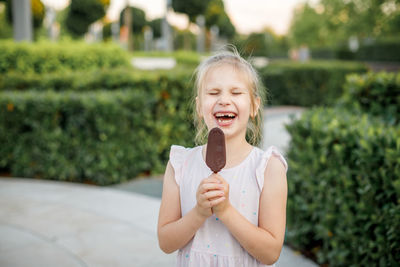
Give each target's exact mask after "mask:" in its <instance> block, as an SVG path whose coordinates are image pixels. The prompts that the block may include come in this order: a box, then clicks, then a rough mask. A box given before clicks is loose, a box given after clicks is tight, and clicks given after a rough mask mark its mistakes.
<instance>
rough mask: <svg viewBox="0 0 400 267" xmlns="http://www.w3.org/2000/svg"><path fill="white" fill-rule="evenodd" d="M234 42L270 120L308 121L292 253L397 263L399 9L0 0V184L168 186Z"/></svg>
mask: <svg viewBox="0 0 400 267" xmlns="http://www.w3.org/2000/svg"><path fill="white" fill-rule="evenodd" d="M226 44H233V45H235V46H236V47H237V48H238V50H239V52H240V53H241V54H242V55H243V56H244V57H245V58H248V59H249V60H250V61H251V63H252V64H253V65H254V67H256V69H257V70H258V72H259V74H260V78H261V80H262V82H263V84H264V86H265V96H263V98H264V99H263V100H264V102H265V104H266V114H267V120H268V114H269V113H268V110H271V109H274V108H275V109H274V110H278V111H279V110H285V109H286V110H287V109H288V108H289V107H290V108H293V106H294V107H296V108H301V110H304V112H302V115H301V116H299V117H297V118H292V119H291V120H290V122H289V123H287V122H285V125H286V126H285V127H286V128H285V129H284V130H285V131H286V133H287V134H288V135H289V136H290V139H289V140H288V143H287V146H285V151H284V153H285V155H286V157H287V158H288V161H289V166H290V167H289V172H288V183H289V199H288V222H287V224H288V230H287V233H286V240H285V242H286V244H288V245H290V246H291V247H293V248H295V249H296V250H298V251H300V252H301V253H303V254H304V255H306V256H307V257H309V258H311V259H312V260H313V261H315V262H316V263H318V264H320V265H322V266H343V265H353V266H357V265H360V266H362V265H370V264H372V265H374V266H398V263H399V262H400V235H399V234H398V231H399V229H400V127H399V118H400V74H399V69H400V52H399V51H400V1H398V0H381V1H377V0H364V1H361V0H313V1H304V0H286V1H285V0H281V1H262V0H247V1H239V0H190V1H189V0H147V1H142V0H131V1H125V0H70V1H67V0H65V1H62V0H59V1H56V0H30V1H29V0H21V1H11V0H0V144H1V146H0V176H2V177H27V178H39V179H50V180H60V181H69V182H76V183H85V184H93V185H101V186H106V185H117V184H123V183H125V182H127V181H130V180H132V179H134V178H137V177H154V176H159V175H161V174H162V173H163V171H164V168H165V164H166V162H167V161H168V157H169V149H170V146H171V145H172V144H178V145H183V146H194V143H193V139H194V138H193V137H194V127H193V123H192V121H193V120H192V116H191V111H192V105H191V103H192V102H191V97H192V88H193V83H192V82H193V81H192V73H193V71H194V69H195V68H196V66H197V65H198V64H199V63H200V62H201V60H202V59H203V58H205V57H206V56H208V55H210V54H212V53H213V52H214V51H217V50H218V49H220V48H221V47H223V46H224V45H226ZM266 131H267V132H268V131H269V129H266ZM271 131H273V130H271ZM277 138H278V139H279V138H280V136H279V133H278V136H277ZM263 142H265V140H264V141H263V140H260V144H262V143H263Z"/></svg>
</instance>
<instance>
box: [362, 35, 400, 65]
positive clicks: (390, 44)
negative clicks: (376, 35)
mask: <svg viewBox="0 0 400 267" xmlns="http://www.w3.org/2000/svg"><path fill="white" fill-rule="evenodd" d="M399 51H400V39H392V40H376V41H374V42H372V43H370V44H362V45H361V46H360V48H359V50H358V51H357V53H356V54H355V58H356V59H357V60H364V61H394V62H400V53H399Z"/></svg>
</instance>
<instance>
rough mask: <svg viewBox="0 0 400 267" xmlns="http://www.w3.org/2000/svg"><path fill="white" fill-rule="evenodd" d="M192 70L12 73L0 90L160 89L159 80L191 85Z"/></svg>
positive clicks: (2, 79)
mask: <svg viewBox="0 0 400 267" xmlns="http://www.w3.org/2000/svg"><path fill="white" fill-rule="evenodd" d="M191 74H192V70H189V71H186V70H185V71H182V70H176V71H175V70H174V71H173V72H171V71H169V72H167V71H157V72H149V71H139V70H133V69H132V68H114V69H108V68H107V69H94V70H86V71H67V72H51V73H43V74H37V73H31V74H24V73H16V72H9V73H5V74H4V75H1V76H0V91H14V90H18V91H26V90H37V91H46V90H52V91H67V90H69V91H81V92H84V91H93V90H99V89H104V90H119V89H132V88H141V90H151V89H152V88H154V87H159V84H160V80H168V82H172V83H179V84H181V86H183V85H188V84H189V82H190V78H191Z"/></svg>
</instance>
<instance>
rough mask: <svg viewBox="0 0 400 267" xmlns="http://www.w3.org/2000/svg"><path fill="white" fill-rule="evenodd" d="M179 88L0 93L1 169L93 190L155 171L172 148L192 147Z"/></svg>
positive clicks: (161, 83) (170, 84)
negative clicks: (88, 186) (86, 184)
mask: <svg viewBox="0 0 400 267" xmlns="http://www.w3.org/2000/svg"><path fill="white" fill-rule="evenodd" d="M184 90H185V87H183V86H182V83H179V82H176V81H170V80H168V79H165V78H164V79H160V80H158V86H154V87H152V88H150V87H148V88H146V89H144V88H135V89H134V90H115V91H91V92H79V93H77V92H71V91H69V92H61V93H57V92H53V91H48V92H38V91H33V90H30V91H27V92H12V91H9V92H2V93H1V94H0V142H1V144H2V146H1V148H0V159H1V160H0V168H1V169H3V171H10V172H11V174H12V175H13V176H22V177H41V178H47V179H60V180H67V181H75V182H90V183H96V184H99V185H106V184H112V183H118V182H121V181H124V180H127V179H129V178H133V177H136V176H137V175H139V174H140V173H143V172H146V173H148V172H161V171H162V170H163V167H164V166H165V163H166V161H167V159H168V152H169V148H170V145H171V144H173V143H177V144H178V143H179V144H182V145H192V140H193V136H192V133H193V131H192V130H191V129H190V128H191V123H190V120H189V119H188V114H189V113H188V107H187V104H188V103H189V102H190V101H189V100H188V96H190V93H185V92H184Z"/></svg>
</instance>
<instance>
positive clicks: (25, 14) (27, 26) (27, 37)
mask: <svg viewBox="0 0 400 267" xmlns="http://www.w3.org/2000/svg"><path fill="white" fill-rule="evenodd" d="M11 2H12V14H13V32H14V40H15V41H17V42H20V41H28V42H32V39H33V38H32V36H33V35H32V32H33V29H32V12H31V1H30V0H13V1H11Z"/></svg>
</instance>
